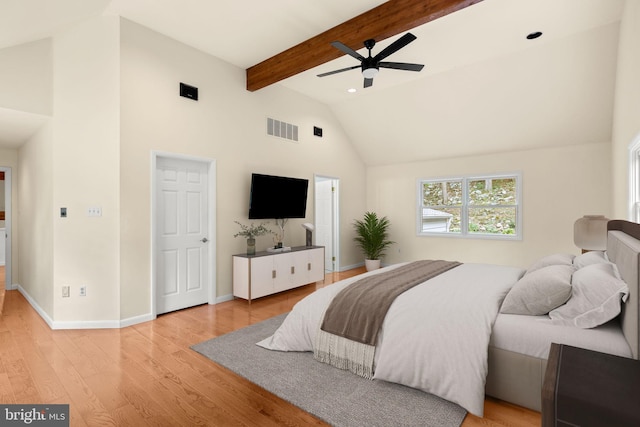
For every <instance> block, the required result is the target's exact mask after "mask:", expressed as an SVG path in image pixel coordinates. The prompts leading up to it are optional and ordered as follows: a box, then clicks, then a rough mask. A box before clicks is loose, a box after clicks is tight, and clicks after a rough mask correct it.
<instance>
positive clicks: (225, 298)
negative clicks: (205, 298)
mask: <svg viewBox="0 0 640 427" xmlns="http://www.w3.org/2000/svg"><path fill="white" fill-rule="evenodd" d="M227 301H233V294H228V295H223V296H221V297H218V298H216V304H220V303H221V302H227Z"/></svg>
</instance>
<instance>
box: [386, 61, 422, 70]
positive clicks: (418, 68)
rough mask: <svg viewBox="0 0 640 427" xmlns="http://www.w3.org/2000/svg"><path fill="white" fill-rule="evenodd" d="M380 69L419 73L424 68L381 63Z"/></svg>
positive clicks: (396, 63) (420, 65)
mask: <svg viewBox="0 0 640 427" xmlns="http://www.w3.org/2000/svg"><path fill="white" fill-rule="evenodd" d="M378 66H379V67H380V68H392V69H394V70H406V71H420V70H422V69H423V68H424V65H422V64H408V63H406V62H381V63H379V64H378Z"/></svg>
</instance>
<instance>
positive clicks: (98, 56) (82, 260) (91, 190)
mask: <svg viewBox="0 0 640 427" xmlns="http://www.w3.org/2000/svg"><path fill="white" fill-rule="evenodd" d="M119 31H120V21H119V18H118V17H114V16H105V17H95V18H92V19H89V20H86V21H83V22H81V23H78V24H76V25H75V26H73V27H71V28H67V29H65V31H64V32H63V33H61V34H58V35H56V36H55V37H54V40H53V49H54V58H53V76H54V80H53V124H54V127H53V152H52V153H53V154H52V159H53V170H52V179H53V190H52V191H53V210H50V211H49V215H52V216H53V238H54V239H53V288H52V289H51V292H53V302H54V314H53V317H54V320H55V321H56V322H65V321H97V322H100V321H103V322H109V321H112V320H117V319H119V313H120V310H119V308H120V307H119V290H120V286H119V278H120V270H119V256H118V255H119V247H120V242H119V240H120V222H119V220H120V216H119V209H120V207H119V182H120V176H119V163H120V158H119V156H120V152H119V148H120V145H119V142H120V127H119V109H120V59H119V58H120V38H119ZM94 206H99V207H101V208H102V216H101V217H88V216H87V209H88V208H89V207H94ZM61 207H66V208H67V212H68V215H67V218H61V217H60V208H61ZM65 285H66V286H70V287H71V297H69V298H62V286H65ZM81 286H86V287H87V296H85V297H80V296H79V289H80V287H81Z"/></svg>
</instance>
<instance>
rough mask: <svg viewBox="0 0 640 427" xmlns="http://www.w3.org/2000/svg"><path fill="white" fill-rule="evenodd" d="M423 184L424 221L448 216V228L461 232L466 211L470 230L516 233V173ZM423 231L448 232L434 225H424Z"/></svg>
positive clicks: (472, 232)
mask: <svg viewBox="0 0 640 427" xmlns="http://www.w3.org/2000/svg"><path fill="white" fill-rule="evenodd" d="M465 183H466V186H467V187H466V197H467V200H466V203H465V200H464V197H465V194H464V191H463V187H464V185H465ZM421 188H422V207H423V214H422V215H423V217H422V220H423V223H424V222H425V221H429V220H431V221H435V220H434V218H436V217H437V218H444V217H447V218H446V221H447V227H446V232H448V233H461V231H462V216H463V215H466V217H467V224H468V230H467V232H468V233H470V234H476V233H477V234H500V235H514V234H517V229H516V228H517V215H518V209H517V203H518V194H517V188H518V186H517V178H516V177H500V178H492V177H487V178H471V179H458V180H450V181H424V182H423V183H422V187H421ZM425 208H426V210H425ZM447 214H449V215H447ZM441 220H442V221H445V219H441ZM423 231H435V232H445V230H444V229H437V228H433V226H432V228H430V229H426V228H425V227H423Z"/></svg>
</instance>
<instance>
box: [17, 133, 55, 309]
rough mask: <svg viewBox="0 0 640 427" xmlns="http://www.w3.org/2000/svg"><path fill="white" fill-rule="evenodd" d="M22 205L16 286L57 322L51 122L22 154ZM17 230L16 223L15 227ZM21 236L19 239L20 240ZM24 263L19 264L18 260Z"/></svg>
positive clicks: (26, 143) (19, 154)
mask: <svg viewBox="0 0 640 427" xmlns="http://www.w3.org/2000/svg"><path fill="white" fill-rule="evenodd" d="M18 159H19V162H18V168H17V169H18V170H17V174H16V177H17V179H15V180H14V181H16V182H17V183H18V191H17V192H16V194H17V195H18V200H19V202H18V204H17V209H16V208H15V207H14V212H16V211H17V215H15V214H14V215H13V218H12V220H13V221H16V220H19V225H18V230H19V234H18V235H16V234H14V236H13V241H12V246H14V248H13V251H14V253H15V251H16V249H17V250H18V256H17V257H15V258H14V259H15V260H16V261H14V262H13V264H14V265H15V264H18V268H14V269H13V274H14V276H16V272H17V273H18V274H17V277H14V283H18V284H20V286H21V287H22V288H23V289H24V291H26V293H27V294H28V295H29V296H30V297H31V298H33V300H35V301H36V303H37V304H38V306H39V307H40V309H41V310H43V311H44V313H45V314H46V316H48V317H49V319H53V316H54V308H53V217H52V213H53V187H54V183H53V124H52V123H51V122H48V123H47V124H46V125H45V126H43V127H42V129H40V130H39V131H38V132H37V133H36V134H35V135H34V136H33V137H31V138H30V139H29V140H28V141H27V142H25V143H24V144H23V145H22V146H21V147H20V150H19V152H18ZM14 229H15V224H14ZM18 236H19V237H18ZM18 259H19V260H20V261H19V262H17V260H18Z"/></svg>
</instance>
